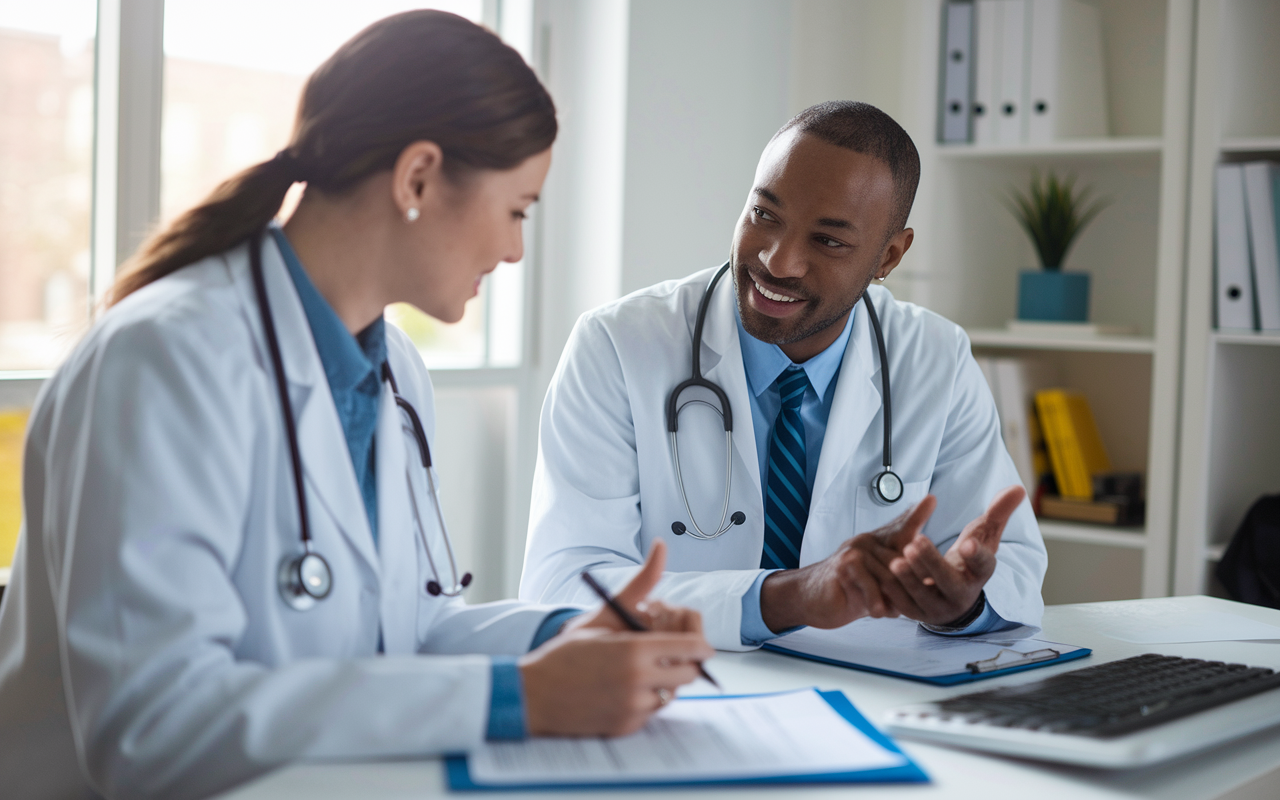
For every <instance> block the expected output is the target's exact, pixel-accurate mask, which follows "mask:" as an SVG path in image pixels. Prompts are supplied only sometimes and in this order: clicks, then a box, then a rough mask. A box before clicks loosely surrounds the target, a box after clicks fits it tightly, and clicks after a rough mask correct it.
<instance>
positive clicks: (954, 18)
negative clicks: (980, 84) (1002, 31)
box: [938, 2, 973, 143]
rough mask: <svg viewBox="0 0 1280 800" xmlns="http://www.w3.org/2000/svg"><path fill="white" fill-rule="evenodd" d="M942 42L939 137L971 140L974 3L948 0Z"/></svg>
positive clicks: (951, 140) (957, 140)
mask: <svg viewBox="0 0 1280 800" xmlns="http://www.w3.org/2000/svg"><path fill="white" fill-rule="evenodd" d="M944 13H945V15H946V17H945V20H944V25H945V26H946V27H945V28H944V29H943V42H942V53H941V54H940V55H941V60H942V96H941V98H940V102H939V106H940V107H939V109H938V119H939V120H940V121H941V124H940V126H939V128H940V130H939V131H938V140H939V141H941V142H946V143H956V142H967V141H969V140H970V138H971V135H970V128H969V105H970V103H971V102H972V98H971V92H970V89H971V81H972V79H973V3H968V2H965V3H959V2H949V3H947V4H946V6H945V9H944Z"/></svg>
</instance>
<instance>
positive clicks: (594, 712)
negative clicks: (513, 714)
mask: <svg viewBox="0 0 1280 800" xmlns="http://www.w3.org/2000/svg"><path fill="white" fill-rule="evenodd" d="M665 566H666V549H665V545H664V544H663V543H662V541H657V542H654V545H653V548H652V549H651V550H650V551H649V557H648V559H647V560H646V561H645V564H644V567H643V568H641V570H640V572H638V573H636V576H635V577H634V578H632V579H631V582H630V583H628V584H627V585H626V587H625V588H623V589H622V591H620V592H618V594H617V600H618V602H619V603H620V604H622V606H623V607H624V608H626V609H628V610H629V611H633V613H634V614H635V616H636V618H637V619H638V620H639V621H640V622H641V623H643V624H644V625H646V626H648V627H649V628H650V629H651V630H650V631H649V632H645V633H632V632H631V631H628V630H627V629H626V626H625V625H624V624H623V622H622V620H620V619H618V618H617V616H616V615H615V614H614V613H613V612H612V611H610V610H609V609H608V607H601V608H600V609H597V610H596V611H593V612H588V613H586V614H582V615H580V616H578V617H575V618H574V619H572V620H570V621H569V623H568V624H567V625H565V628H564V631H563V632H562V633H561V634H560V635H558V636H554V637H552V638H551V639H550V640H548V641H547V642H546V643H545V644H543V645H542V646H541V647H539V648H538V649H537V650H534V651H533V652H532V653H529V654H527V655H525V656H523V657H522V658H521V659H520V661H519V664H520V675H521V678H522V680H523V682H524V695H525V720H526V723H527V725H528V728H529V733H531V734H534V735H559V736H621V735H625V734H628V733H632V732H634V731H636V730H638V729H639V728H640V727H641V726H642V725H644V723H645V721H646V720H648V719H649V716H650V715H651V714H652V713H653V712H654V711H656V710H658V708H660V707H661V706H662V705H663V704H665V703H666V701H667V700H668V699H670V698H671V697H672V696H673V695H674V694H675V690H676V688H677V687H679V686H682V685H684V684H686V683H689V682H690V681H692V680H694V679H695V678H697V677H698V667H697V664H698V662H700V661H705V660H707V659H709V658H711V657H712V656H713V655H715V651H714V650H712V649H711V645H709V644H707V640H706V639H704V638H703V636H702V618H701V617H700V616H699V615H698V612H696V611H692V610H690V609H687V608H678V607H674V606H668V605H666V604H664V603H661V602H659V601H656V600H654V601H646V600H645V597H647V596H648V594H649V592H650V591H652V590H653V587H654V586H656V585H657V583H658V581H659V580H660V579H661V578H662V571H663V569H664V567H665Z"/></svg>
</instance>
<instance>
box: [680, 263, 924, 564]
mask: <svg viewBox="0 0 1280 800" xmlns="http://www.w3.org/2000/svg"><path fill="white" fill-rule="evenodd" d="M728 271H729V262H727V261H726V262H725V263H724V265H723V266H721V267H720V269H719V270H718V271H717V272H716V274H715V275H714V276H713V277H712V278H711V283H709V284H707V288H706V291H704V292H703V293H702V300H701V302H699V303H698V316H697V319H696V320H695V321H694V323H693V374H692V375H691V376H690V377H689V378H688V379H687V380H685V381H684V382H683V383H681V384H680V385H679V386H677V387H676V388H674V389H672V390H671V394H670V395H668V396H667V435H668V437H669V438H670V439H671V460H672V461H673V462H674V463H675V467H676V483H677V484H678V485H679V486H680V497H681V499H683V500H684V510H685V513H687V514H688V515H689V522H690V524H692V525H693V530H689V529H688V528H687V527H686V526H685V524H684V523H683V522H680V521H679V520H677V521H675V522H673V523H671V531H672V533H674V534H676V535H677V536H680V535H683V534H685V533H688V534H689V535H690V536H692V537H693V538H695V539H715V538H717V537H719V536H721V535H722V534H724V532H725V531H727V530H729V529H730V528H732V527H733V526H734V525H741V524H742V523H744V522H746V521H747V516H746V514H743V513H742V512H741V511H735V512H733V514H732V515H731V514H729V495H730V492H731V490H732V489H733V409H732V407H731V406H730V404H729V396H728V395H727V394H725V392H724V389H721V388H720V387H719V386H718V385H717V384H716V383H715V381H710V380H707V379H706V378H704V377H702V327H703V325H704V324H705V323H706V321H707V307H708V306H709V305H711V293H712V292H713V291H714V290H715V288H716V283H718V282H719V281H720V278H721V277H723V276H724V274H725V273H726V272H728ZM862 302H863V303H864V304H865V305H866V307H867V315H868V317H869V318H870V319H871V329H872V330H873V331H874V332H875V335H876V348H877V349H878V350H879V351H880V385H881V387H882V391H883V394H884V400H883V406H884V459H883V460H884V469H883V470H882V471H880V472H878V473H876V476H875V477H874V478H872V479H871V495H872V497H874V498H876V500H878V501H880V502H881V503H884V504H885V505H892V504H893V503H896V502H898V501H899V500H901V499H902V479H901V478H899V477H898V475H897V473H895V472H894V471H893V449H892V445H893V443H892V439H891V438H890V433H891V431H892V429H893V403H892V401H891V400H890V399H889V357H888V355H887V353H886V352H885V348H884V333H883V332H881V330H880V318H879V317H877V316H876V307H875V305H873V304H872V302H871V296H870V295H868V294H866V293H865V292H864V293H863V295H862ZM694 387H699V388H702V389H706V390H707V391H709V392H711V393H712V394H714V395H715V396H716V400H717V401H719V403H720V407H719V408H716V407H715V406H714V405H712V404H711V403H709V402H707V401H706V400H690V401H689V402H687V403H684V404H683V405H681V404H680V394H681V393H682V392H684V390H685V389H692V388H694ZM694 404H701V405H704V406H707V407H708V408H710V409H711V410H712V411H715V412H716V413H717V414H719V415H720V418H721V420H722V421H723V422H724V446H725V482H724V505H723V506H721V508H720V522H719V524H717V525H716V528H715V530H714V531H712V532H710V533H708V532H707V531H704V530H703V529H702V528H700V527H699V526H698V521H697V520H695V519H694V518H693V509H692V508H691V507H690V505H689V495H688V493H687V492H686V491H685V488H684V476H683V475H681V474H680V439H679V436H678V431H679V429H680V412H681V411H683V410H684V408H685V406H688V405H694ZM726 520H727V522H726Z"/></svg>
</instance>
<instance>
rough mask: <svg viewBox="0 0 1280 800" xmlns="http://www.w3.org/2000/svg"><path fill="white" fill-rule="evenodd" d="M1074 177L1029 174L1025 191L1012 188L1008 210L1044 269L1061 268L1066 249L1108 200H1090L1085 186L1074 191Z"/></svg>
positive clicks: (1051, 173)
mask: <svg viewBox="0 0 1280 800" xmlns="http://www.w3.org/2000/svg"><path fill="white" fill-rule="evenodd" d="M1075 182H1076V180H1075V178H1074V177H1066V178H1059V177H1058V176H1057V175H1055V174H1054V173H1053V172H1052V171H1050V172H1049V174H1048V175H1045V176H1043V178H1042V177H1041V175H1040V173H1039V172H1032V173H1031V186H1030V190H1029V191H1028V192H1027V193H1026V194H1022V193H1021V192H1018V191H1017V190H1014V192H1013V194H1012V197H1010V199H1009V202H1008V204H1007V205H1008V206H1009V210H1010V211H1011V212H1012V213H1013V215H1014V216H1015V217H1017V219H1018V222H1019V223H1020V224H1021V225H1022V227H1023V229H1024V230H1026V232H1027V235H1029V236H1030V237H1031V241H1032V243H1033V244H1034V245H1035V246H1036V252H1037V253H1038V254H1039V255H1040V266H1042V267H1044V268H1045V269H1047V270H1060V269H1062V262H1063V260H1064V259H1065V258H1066V256H1067V250H1068V249H1069V248H1070V247H1071V243H1072V242H1073V241H1075V238H1076V236H1078V235H1079V234H1080V231H1082V230H1084V227H1085V226H1086V225H1088V224H1089V223H1090V222H1092V221H1093V218H1094V217H1096V216H1098V212H1100V211H1102V209H1104V208H1106V207H1107V206H1108V205H1110V201H1108V200H1101V199H1098V200H1091V199H1090V197H1089V195H1090V192H1091V191H1092V190H1091V189H1090V188H1088V187H1086V188H1084V189H1081V190H1080V191H1076V188H1075Z"/></svg>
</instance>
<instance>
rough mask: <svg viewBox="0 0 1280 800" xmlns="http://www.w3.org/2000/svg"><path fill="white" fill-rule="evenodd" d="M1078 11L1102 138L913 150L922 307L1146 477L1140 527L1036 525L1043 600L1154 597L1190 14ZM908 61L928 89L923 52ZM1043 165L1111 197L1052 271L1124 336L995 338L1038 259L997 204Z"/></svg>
mask: <svg viewBox="0 0 1280 800" xmlns="http://www.w3.org/2000/svg"><path fill="white" fill-rule="evenodd" d="M1090 2H1093V3H1094V4H1095V5H1096V6H1098V8H1099V9H1100V11H1101V18H1102V25H1103V47H1104V59H1105V72H1106V81H1107V94H1108V111H1109V117H1110V134H1111V135H1110V136H1108V137H1105V138H1092V139H1076V140H1064V141H1060V142H1055V143H1052V144H1050V145H1014V146H1007V145H1006V146H986V145H984V146H977V145H955V144H951V145H943V144H938V143H936V141H934V137H933V136H929V137H928V138H927V139H926V137H924V136H917V138H916V143H917V145H919V146H920V150H921V159H922V170H923V173H924V174H923V175H922V187H921V195H920V198H919V199H918V200H917V213H916V215H915V216H913V218H912V224H913V226H914V227H915V228H916V230H917V239H918V240H923V239H924V238H925V237H927V239H928V241H929V244H928V245H926V247H927V250H926V251H925V255H923V256H921V258H922V260H924V261H925V262H926V263H924V264H923V265H922V266H923V269H924V270H927V274H928V288H927V291H924V292H922V293H921V295H920V301H921V302H923V303H925V304H926V305H928V306H930V307H931V308H933V309H934V310H936V311H938V312H939V313H941V314H943V315H944V316H946V317H948V318H950V319H952V320H955V321H956V322H959V323H960V324H961V325H963V326H964V327H965V329H966V330H967V331H968V333H969V337H970V341H971V342H972V345H973V348H974V351H975V352H976V353H982V354H987V355H1005V356H1014V357H1022V358H1035V359H1037V360H1039V361H1041V362H1043V363H1045V364H1046V365H1048V366H1049V367H1050V368H1051V369H1052V370H1054V371H1055V372H1056V373H1057V377H1058V380H1059V382H1060V383H1061V384H1062V385H1064V386H1067V387H1070V388H1074V389H1077V390H1079V391H1081V392H1083V393H1084V394H1085V395H1086V396H1087V397H1088V398H1089V401H1090V405H1091V407H1092V408H1093V411H1094V414H1095V417H1096V419H1097V422H1098V426H1099V429H1100V432H1101V434H1102V438H1103V441H1104V442H1105V444H1106V446H1107V449H1108V452H1109V455H1110V456H1111V460H1112V462H1113V465H1114V466H1115V468H1117V469H1125V470H1137V471H1140V472H1142V473H1143V474H1144V475H1145V476H1146V494H1147V498H1146V500H1147V511H1146V524H1145V525H1144V526H1142V527H1140V528H1122V527H1114V526H1105V525H1089V524H1081V523H1067V522H1060V521H1057V520H1047V519H1046V520H1042V521H1041V530H1042V532H1043V533H1044V536H1045V539H1046V542H1047V546H1048V548H1049V574H1048V576H1047V577H1046V579H1045V586H1044V595H1045V600H1046V602H1050V603H1062V602H1077V601H1084V600H1106V599H1121V598H1127V597H1158V596H1163V595H1166V594H1168V592H1169V572H1170V563H1171V554H1172V551H1173V532H1174V531H1173V508H1174V486H1175V479H1176V475H1175V471H1174V464H1175V456H1176V446H1175V442H1176V434H1177V414H1178V403H1177V394H1178V389H1179V384H1178V371H1179V369H1178V368H1179V358H1180V352H1179V351H1180V346H1181V337H1182V319H1181V311H1182V309H1181V304H1182V285H1183V252H1184V232H1185V219H1186V216H1185V215H1186V186H1187V160H1188V152H1189V147H1190V136H1189V120H1190V113H1191V112H1190V99H1191V79H1192V74H1191V73H1192V68H1191V64H1192V61H1193V59H1192V44H1193V38H1194V37H1193V29H1194V2H1193V0H1090ZM935 8H936V12H937V15H938V18H939V19H940V18H941V3H940V2H939V3H937V4H935ZM936 31H937V28H936V27H935V28H934V29H933V32H935V33H936ZM920 53H921V55H920V57H921V58H923V59H929V65H928V74H931V75H933V78H932V80H934V81H936V73H937V65H936V61H935V59H936V57H937V44H936V40H935V41H934V42H933V44H932V46H931V47H925V46H923V45H921V47H920ZM921 74H925V71H924V70H923V67H922V72H921ZM935 90H936V84H935ZM930 96H931V97H936V94H931V95H930ZM1049 169H1053V170H1054V171H1056V172H1058V173H1059V174H1066V175H1072V176H1075V177H1076V179H1077V180H1078V185H1080V186H1089V187H1091V188H1092V189H1093V191H1094V192H1095V195H1096V196H1099V197H1104V198H1107V199H1108V200H1109V202H1110V205H1109V206H1108V207H1107V209H1106V210H1105V211H1103V212H1102V214H1100V215H1099V216H1098V218H1097V219H1096V220H1095V221H1094V223H1093V224H1092V225H1091V226H1090V227H1089V228H1088V229H1086V231H1085V232H1084V233H1083V234H1082V235H1081V237H1080V239H1079V240H1078V242H1077V243H1076V244H1075V246H1074V247H1073V249H1072V251H1071V252H1070V253H1069V254H1068V257H1067V263H1066V265H1065V266H1066V268H1067V269H1070V270H1083V271H1088V272H1090V273H1091V275H1092V287H1091V319H1092V321H1094V322H1097V323H1102V324H1116V325H1123V326H1126V327H1129V328H1131V329H1133V330H1134V331H1135V335H1132V336H1093V337H1087V338H1085V337H1070V338H1068V337H1061V336H1053V335H1048V334H1023V333H1014V332H1011V331H1008V330H1006V329H1005V327H1004V326H1005V322H1006V321H1007V320H1009V319H1012V318H1013V317H1015V316H1016V294H1017V281H1018V271H1019V270H1020V269H1028V268H1034V267H1035V266H1036V264H1037V259H1036V256H1035V252H1034V250H1033V249H1032V246H1031V244H1030V242H1029V241H1028V239H1027V237H1026V234H1025V233H1024V232H1023V231H1022V229H1021V228H1020V227H1019V225H1018V223H1017V222H1016V221H1015V219H1014V217H1013V216H1012V214H1011V213H1010V212H1009V210H1008V209H1007V207H1006V203H1005V202H1004V201H1005V200H1006V199H1007V198H1008V197H1009V196H1010V193H1011V191H1012V190H1014V189H1018V190H1025V187H1026V186H1027V184H1028V181H1029V179H1030V176H1031V174H1032V172H1034V171H1039V172H1041V173H1043V172H1045V171H1046V170H1049ZM1277 352H1280V350H1277Z"/></svg>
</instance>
